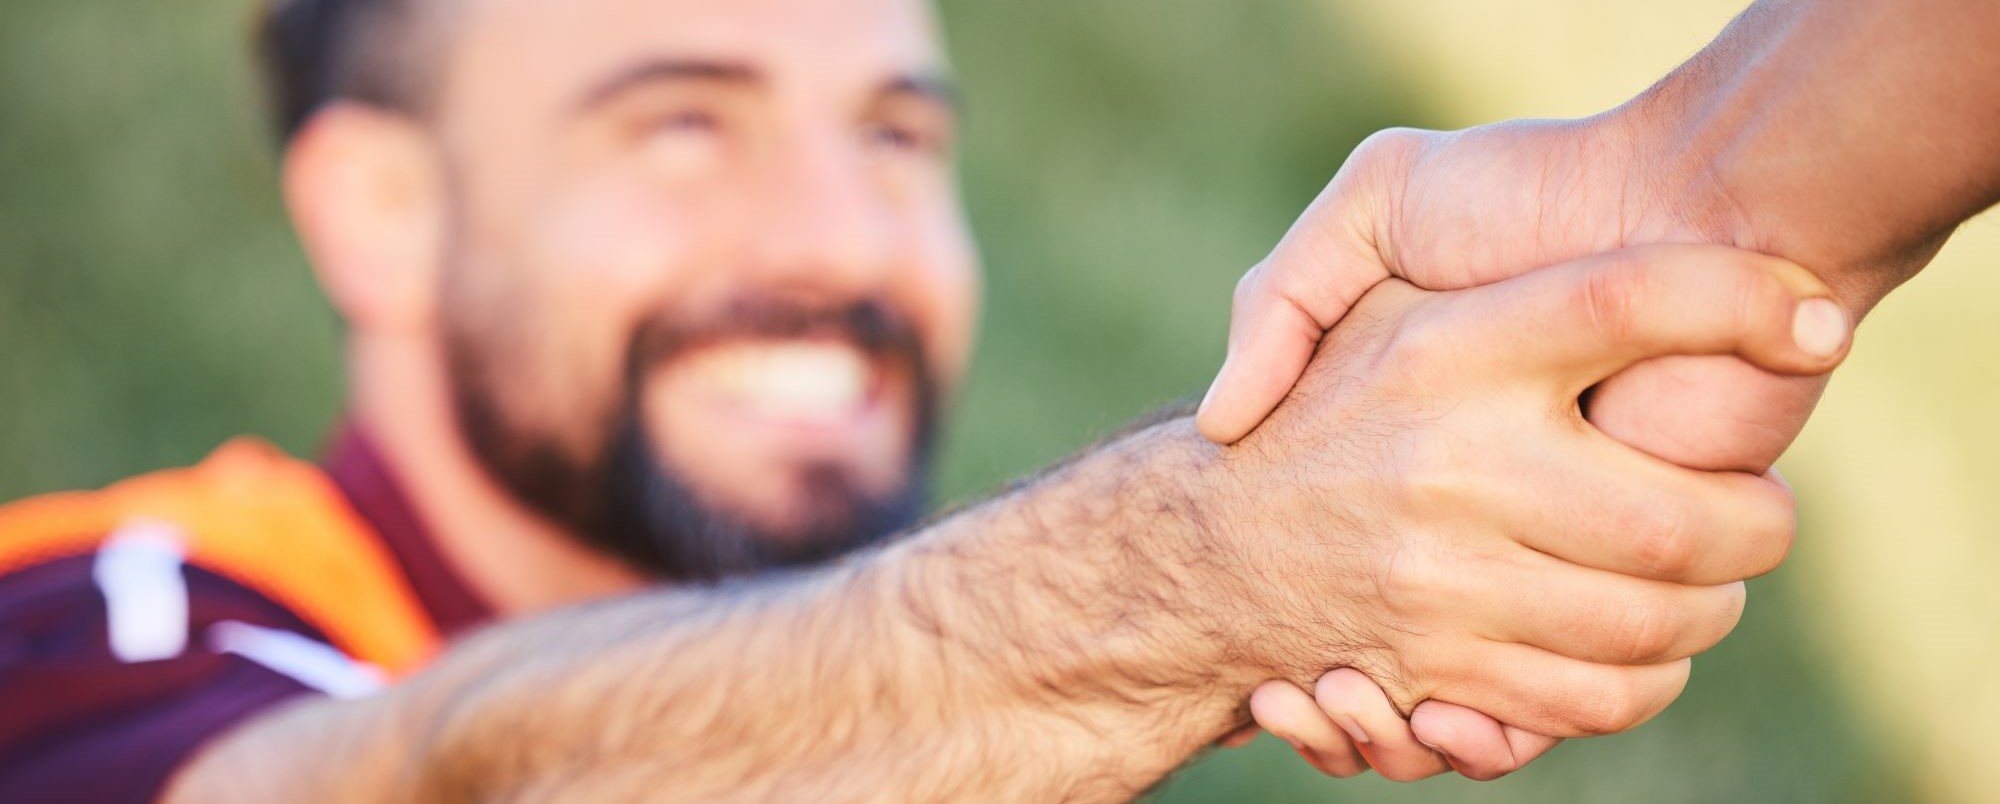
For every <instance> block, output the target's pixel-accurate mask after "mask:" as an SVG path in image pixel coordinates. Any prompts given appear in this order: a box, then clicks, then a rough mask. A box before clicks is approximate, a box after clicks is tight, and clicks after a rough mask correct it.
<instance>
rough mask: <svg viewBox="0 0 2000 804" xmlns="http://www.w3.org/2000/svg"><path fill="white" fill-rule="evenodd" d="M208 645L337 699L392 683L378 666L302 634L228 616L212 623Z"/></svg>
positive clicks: (370, 691) (357, 695)
mask: <svg viewBox="0 0 2000 804" xmlns="http://www.w3.org/2000/svg"><path fill="white" fill-rule="evenodd" d="M208 648H209V650H212V651H215V652H216V653H234V654H236V655H238V656H241V657H243V658H245V659H249V660H250V661H253V662H256V663H258V664H261V665H263V666H264V667H266V668H268V669H270V670H273V671H275V672H277V673H279V674H281V675H284V676H288V677H290V678H291V679H292V680H294V681H297V682H299V683H301V684H304V685H306V686H308V687H312V688H313V689H316V690H319V691H320V692H324V693H326V694H328V695H331V696H333V697H335V698H342V699H346V698H363V697H367V696H368V695H371V694H374V693H375V692H376V691H377V690H380V689H382V686H383V685H384V684H386V683H388V676H387V675H386V674H384V673H383V672H382V670H381V669H380V668H378V667H376V666H374V665H371V664H367V663H365V662H357V661H355V660H353V659H349V658H347V654H344V653H341V652H340V650H339V649H337V648H335V647H333V646H332V645H328V644H326V643H324V642H320V641H318V640H315V639H313V638H311V637H308V636H305V635H304V634H298V633H294V632H291V631H285V630H281V629H277V628H266V627H264V626H261V625H251V624H249V623H244V622H237V621H235V620H224V621H222V622H219V623H216V624H214V625H211V626H209V627H208Z"/></svg>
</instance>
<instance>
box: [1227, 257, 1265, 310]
mask: <svg viewBox="0 0 2000 804" xmlns="http://www.w3.org/2000/svg"><path fill="white" fill-rule="evenodd" d="M1268 264H1269V263H1263V262H1260V263H1257V264H1256V265H1253V266H1250V270H1247V271H1244V272H1243V275H1242V276H1239V277H1237V278H1236V288H1235V289H1234V290H1232V291H1231V292H1230V304H1231V307H1232V311H1233V312H1235V313H1237V314H1242V313H1245V312H1248V309H1247V308H1248V307H1249V306H1250V305H1251V304H1253V303H1254V302H1256V300H1257V297H1258V294H1259V293H1261V292H1262V289H1263V286H1264V284H1263V275H1264V272H1265V271H1266V270H1269V269H1267V268H1266V267H1265V266H1266V265H1268Z"/></svg>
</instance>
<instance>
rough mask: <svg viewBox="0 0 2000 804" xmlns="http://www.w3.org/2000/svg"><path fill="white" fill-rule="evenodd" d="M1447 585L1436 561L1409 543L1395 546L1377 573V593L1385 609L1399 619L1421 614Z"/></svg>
mask: <svg viewBox="0 0 2000 804" xmlns="http://www.w3.org/2000/svg"><path fill="white" fill-rule="evenodd" d="M1444 586H1445V580H1444V578H1443V577H1442V576H1441V575H1440V573H1438V571H1437V567H1436V565H1435V564H1434V562H1432V561H1431V560H1430V558H1429V557H1428V556H1426V555H1425V554H1424V553H1423V551H1421V550H1417V549H1415V548H1414V547H1412V546H1411V545H1409V544H1408V543H1407V542H1404V543H1401V544H1398V545H1397V546H1396V547H1394V548H1392V549H1391V550H1390V551H1389V553H1388V555H1387V556H1385V557H1384V558H1383V560H1382V563H1381V565H1380V566H1379V567H1378V568H1377V569H1376V572H1375V593H1376V596H1377V597H1378V599H1379V600H1380V601H1381V603H1382V610H1383V611H1384V612H1386V613H1388V614H1390V615H1392V616H1395V617H1398V618H1408V617H1412V616H1415V615H1418V614H1420V613H1422V612H1423V610H1424V607H1425V606H1427V605H1429V604H1431V603H1433V602H1435V601H1437V600H1438V599H1439V597H1440V596H1441V593H1442V592H1443V589H1444Z"/></svg>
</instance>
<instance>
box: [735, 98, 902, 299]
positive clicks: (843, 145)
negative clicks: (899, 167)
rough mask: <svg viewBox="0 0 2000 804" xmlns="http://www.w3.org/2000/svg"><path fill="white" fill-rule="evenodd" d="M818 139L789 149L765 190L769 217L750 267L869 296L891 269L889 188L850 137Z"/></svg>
mask: <svg viewBox="0 0 2000 804" xmlns="http://www.w3.org/2000/svg"><path fill="white" fill-rule="evenodd" d="M846 139H847V141H843V138H840V137H833V136H822V137H817V138H815V139H814V141H813V142H810V143H800V144H796V145H794V147H791V148H789V149H786V150H787V151H788V153H787V154H786V155H784V156H783V157H781V158H779V159H777V160H774V163H773V164H774V169H773V170H772V171H771V175H770V180H769V182H768V184H767V185H766V187H765V193H764V197H765V199H766V200H767V201H766V202H767V204H768V205H769V206H768V207H767V210H768V213H769V214H768V217H767V218H766V219H765V220H764V221H762V222H761V226H759V227H758V230H757V231H756V232H755V233H754V234H753V235H752V237H754V238H755V239H756V245H755V247H754V248H753V251H754V253H755V254H756V255H757V256H756V259H755V261H754V262H755V265H756V267H757V269H758V271H759V273H761V274H763V275H764V276H765V277H766V278H768V279H770V280H773V281H776V282H781V283H783V284H785V285H787V286H789V287H791V288H794V289H799V290H806V291H817V292H823V293H825V294H828V295H832V296H836V297H850V296H857V295H863V294H868V293H871V292H873V291H876V290H878V289H880V288H881V287H882V285H883V284H885V283H886V281H887V280H888V279H889V277H890V276H891V275H892V274H893V273H894V272H895V270H896V267H897V266H896V263H897V247H896V242H897V235H896V230H897V226H898V223H897V215H896V210H895V203H894V199H893V198H892V197H891V193H890V189H889V188H888V187H887V186H886V185H885V183H884V182H882V181H881V180H880V178H879V177H877V176H876V175H875V174H874V172H873V171H872V170H871V169H870V165H869V160H868V154H867V153H866V152H865V151H864V149H863V148H862V147H861V146H860V145H859V144H858V143H856V142H853V141H852V138H846Z"/></svg>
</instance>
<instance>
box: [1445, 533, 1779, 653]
mask: <svg viewBox="0 0 2000 804" xmlns="http://www.w3.org/2000/svg"><path fill="white" fill-rule="evenodd" d="M1480 578H1481V580H1480V584H1481V586H1483V587H1484V588H1483V589H1481V590H1480V593H1479V597H1478V598H1476V599H1477V600H1481V601H1485V603H1484V607H1483V609H1482V610H1481V611H1480V613H1479V615H1478V616H1479V618H1480V622H1481V623H1482V626H1480V628H1482V631H1481V633H1482V635H1484V636H1486V637H1488V638H1491V639H1496V640H1503V641H1507V642H1518V643H1521V644H1525V645H1533V646H1535V647H1537V648H1541V649H1543V650H1547V651H1549V652H1552V653H1556V654H1560V655H1563V656H1567V657H1569V658H1572V659H1579V660H1582V661H1585V662H1591V663H1594V664H1607V665H1626V666H1642V665H1656V664H1660V663H1663V662H1670V661H1674V660H1677V659H1685V658H1687V657H1690V656H1693V655H1695V654H1698V653H1701V652H1702V651H1706V650H1708V649H1709V648H1712V647H1715V645H1716V643H1718V642H1721V641H1722V638H1723V637H1725V636H1728V635H1729V632H1730V631H1731V630H1733V629H1735V627H1736V623H1737V621H1738V620H1739V619H1741V617H1742V615H1743V602H1744V588H1743V584H1742V583H1740V582H1738V583H1731V584H1724V585H1721V586H1682V585H1680V584H1672V583H1665V582H1662V581H1653V580H1647V579H1644V578H1632V577H1628V576H1624V575H1619V574H1617V573H1612V572H1605V571H1603V570H1595V569H1590V568H1587V567H1578V566H1575V565H1573V564H1568V563H1565V562H1563V561H1560V560H1558V559H1555V558H1551V557H1549V556H1545V555H1542V554H1540V553H1535V552H1531V551H1522V552H1521V553H1520V555H1518V556H1517V557H1515V558H1514V559H1513V560H1511V561H1496V562H1493V563H1492V566H1491V567H1490V568H1489V569H1488V570H1487V571H1486V572H1484V573H1482V574H1481V576H1480Z"/></svg>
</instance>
